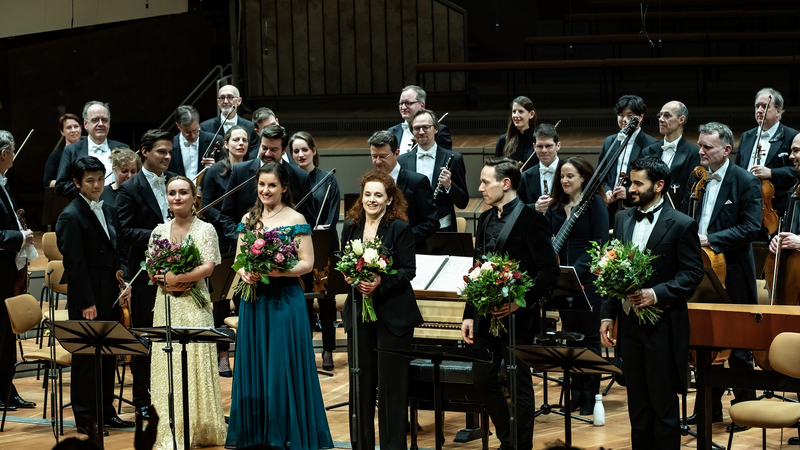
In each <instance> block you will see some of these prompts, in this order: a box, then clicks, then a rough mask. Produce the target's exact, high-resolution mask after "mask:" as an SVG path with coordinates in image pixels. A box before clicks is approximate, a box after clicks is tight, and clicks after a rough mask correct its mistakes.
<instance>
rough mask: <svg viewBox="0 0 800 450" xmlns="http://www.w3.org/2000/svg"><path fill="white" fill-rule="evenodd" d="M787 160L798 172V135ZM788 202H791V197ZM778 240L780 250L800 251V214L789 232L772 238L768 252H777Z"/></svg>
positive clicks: (799, 135)
mask: <svg viewBox="0 0 800 450" xmlns="http://www.w3.org/2000/svg"><path fill="white" fill-rule="evenodd" d="M789 159H791V160H792V163H794V170H795V172H798V171H800V134H798V135H797V136H795V137H794V139H793V140H792V153H791V154H790V155H789ZM788 201H790V202H791V201H792V200H791V197H790V199H789V200H788ZM788 207H789V204H787V208H788ZM797 208H798V205H797V204H795V211H797ZM779 240H780V245H781V248H782V249H789V250H797V249H800V214H795V215H794V222H793V223H792V225H791V228H789V231H785V232H782V233H779V234H778V235H776V236H775V237H773V238H772V241H770V243H769V251H771V252H772V253H775V252H776V251H777V249H778V241H779Z"/></svg>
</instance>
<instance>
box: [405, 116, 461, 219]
mask: <svg viewBox="0 0 800 450" xmlns="http://www.w3.org/2000/svg"><path fill="white" fill-rule="evenodd" d="M439 127H440V125H439V122H438V121H437V120H436V114H434V113H433V111H430V110H428V109H424V108H422V109H420V110H419V111H417V112H416V114H414V117H412V118H411V129H412V130H414V138H416V140H417V144H418V146H417V148H416V149H415V150H414V151H412V152H409V153H405V154H402V155H400V157H399V158H397V163H398V164H400V167H402V168H403V169H406V170H408V171H409V172H417V173H419V174H421V175H425V177H426V178H427V179H428V182H429V183H430V185H431V189H433V191H434V194H432V195H435V196H436V198H433V197H431V200H432V201H433V203H434V204H435V205H436V209H437V212H438V216H437V217H438V219H439V227H438V228H439V229H440V230H442V231H456V210H455V207H456V206H457V207H459V208H461V209H464V208H466V207H467V203H469V193H468V192H467V179H466V178H467V169H466V168H465V167H464V157H463V156H461V154H460V153H456V152H454V151H451V150H447V149H445V148H442V147H439V145H438V144H436V140H435V137H436V134H437V133H438V132H439ZM439 184H441V187H440V188H439V193H438V194H436V189H437V186H438V185H439Z"/></svg>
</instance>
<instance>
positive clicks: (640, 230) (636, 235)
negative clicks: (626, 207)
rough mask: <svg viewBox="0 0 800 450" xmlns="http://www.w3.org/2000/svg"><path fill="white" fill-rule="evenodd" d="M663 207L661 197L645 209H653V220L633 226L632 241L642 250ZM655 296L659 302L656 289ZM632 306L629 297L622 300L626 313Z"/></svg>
mask: <svg viewBox="0 0 800 450" xmlns="http://www.w3.org/2000/svg"><path fill="white" fill-rule="evenodd" d="M637 208H638V206H637ZM663 209H664V197H661V200H660V201H659V202H658V203H656V204H655V205H653V206H651V207H650V208H648V209H647V210H643V211H644V212H645V213H648V212H650V211H653V221H652V222H650V220H648V219H647V218H644V219H642V220H641V221H639V222H636V225H634V226H633V234H632V235H631V242H633V244H634V245H636V246H637V247H639V249H640V250H644V249H645V248H647V241H649V240H650V235H651V234H653V229H654V228H655V225H656V222H658V217H659V216H661V211H662V210H663ZM653 297H654V300H655V304H658V298H657V297H656V293H655V291H653ZM632 306H633V303H632V302H631V301H630V300H628V299H627V298H626V299H625V300H623V301H622V310H623V311H624V312H625V314H630V311H631V307H632Z"/></svg>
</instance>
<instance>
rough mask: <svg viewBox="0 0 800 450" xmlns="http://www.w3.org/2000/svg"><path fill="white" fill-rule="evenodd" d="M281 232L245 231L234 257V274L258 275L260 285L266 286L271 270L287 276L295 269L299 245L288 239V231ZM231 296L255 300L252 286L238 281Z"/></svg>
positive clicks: (279, 230)
mask: <svg viewBox="0 0 800 450" xmlns="http://www.w3.org/2000/svg"><path fill="white" fill-rule="evenodd" d="M281 231H282V230H281V228H275V229H272V230H264V229H255V230H247V232H245V234H244V236H243V237H242V245H241V246H240V252H239V254H238V255H236V261H234V263H233V266H232V267H231V268H232V269H233V270H239V269H244V270H245V272H254V273H257V274H259V275H261V282H262V283H264V284H269V273H270V271H272V270H279V271H281V272H286V271H289V270H291V269H292V268H293V267H294V266H295V265H297V246H298V242H295V241H294V240H292V239H290V238H289V237H288V236H289V232H288V230H287V231H286V232H281ZM234 292H238V293H240V294H241V295H242V300H244V301H247V302H251V301H254V300H255V299H256V286H255V284H247V283H245V282H244V281H239V284H237V285H236V287H235V288H234Z"/></svg>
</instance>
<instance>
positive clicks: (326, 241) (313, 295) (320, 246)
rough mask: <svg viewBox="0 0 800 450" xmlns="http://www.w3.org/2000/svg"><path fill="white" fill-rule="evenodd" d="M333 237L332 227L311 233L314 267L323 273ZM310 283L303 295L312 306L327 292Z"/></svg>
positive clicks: (311, 279) (321, 371)
mask: <svg viewBox="0 0 800 450" xmlns="http://www.w3.org/2000/svg"><path fill="white" fill-rule="evenodd" d="M331 237H333V231H332V230H331V229H330V228H320V229H317V230H314V232H313V233H312V234H311V242H313V243H314V267H313V269H315V270H318V271H319V273H320V274H322V273H323V271H324V270H325V269H326V268H328V261H329V259H330V254H331V245H332V243H331ZM332 267H333V266H331V268H332ZM320 276H321V275H320ZM303 278H304V280H303V281H304V283H305V282H306V281H313V276H312V275H311V274H307V275H304V276H303ZM328 280H329V281H330V273H329V274H328ZM309 284H311V285H310V286H309V285H306V286H305V291H306V292H304V293H303V295H304V296H305V298H306V302H309V301H310V302H311V303H307V305H308V307H309V308H311V307H312V306H314V304H313V302H314V299H316V300H317V302H319V299H321V298H324V297H325V294H324V293H322V292H315V291H314V285H313V282H312V283H309ZM311 311H313V310H312V309H309V314H311ZM317 374H318V375H325V376H328V377H332V376H333V374H332V373H331V372H328V371H325V370H319V369H317Z"/></svg>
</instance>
